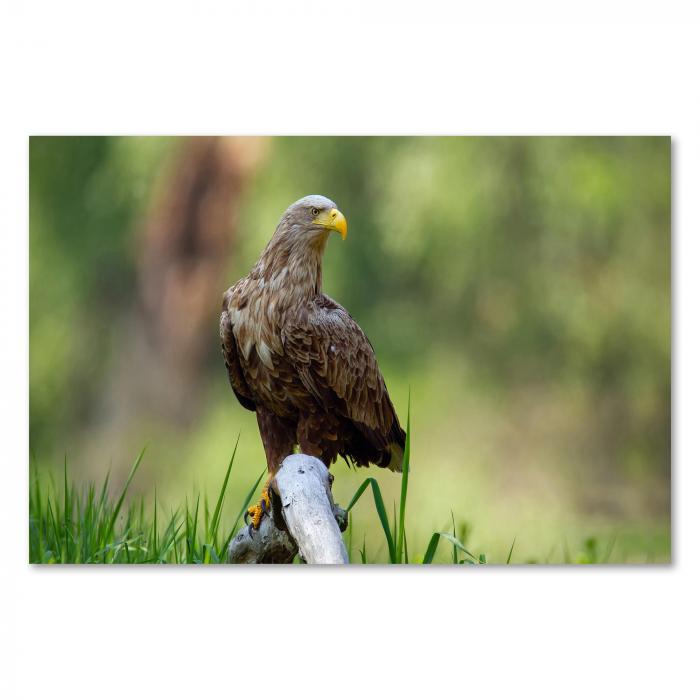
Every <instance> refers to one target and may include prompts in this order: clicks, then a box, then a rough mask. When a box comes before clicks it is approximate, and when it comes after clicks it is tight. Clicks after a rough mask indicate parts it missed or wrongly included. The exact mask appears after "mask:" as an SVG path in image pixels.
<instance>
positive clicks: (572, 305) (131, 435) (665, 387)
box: [30, 137, 671, 562]
mask: <svg viewBox="0 0 700 700" xmlns="http://www.w3.org/2000/svg"><path fill="white" fill-rule="evenodd" d="M310 193H319V194H324V195H326V196H328V197H330V198H331V199H333V200H334V201H335V202H337V204H338V206H339V208H340V209H341V211H343V213H344V214H345V215H346V217H347V219H348V222H349V232H348V238H347V240H346V241H345V242H344V243H343V242H341V240H340V238H339V237H336V238H331V240H330V241H329V245H328V248H327V252H326V256H325V264H324V291H325V292H326V293H327V294H329V295H330V296H332V297H333V298H335V299H336V300H337V301H339V302H340V303H341V304H343V305H344V306H345V307H346V308H347V309H348V310H349V311H350V313H351V314H352V315H353V316H354V318H355V319H356V320H357V321H358V322H359V323H360V325H361V326H362V327H363V329H364V330H365V332H366V333H367V335H368V336H369V338H370V339H371V341H372V343H373V345H374V348H375V350H376V353H377V356H378V358H379V362H380V366H381V368H382V370H383V372H384V374H385V377H386V380H387V385H388V387H389V391H390V393H391V395H392V398H393V401H394V404H395V406H396V408H397V411H398V413H399V415H400V416H401V417H402V419H405V416H406V412H407V407H408V393H409V387H410V392H411V418H412V471H411V482H410V486H409V495H408V506H407V509H408V521H407V522H408V525H407V537H408V542H409V546H410V545H411V543H412V541H416V542H417V543H421V544H420V546H424V545H423V543H425V544H427V538H428V537H429V535H430V533H431V532H432V531H434V530H437V529H445V528H447V527H448V524H449V526H450V528H451V515H450V511H451V510H452V511H454V514H455V518H456V520H457V522H458V525H460V526H461V527H462V528H463V529H464V528H466V529H467V536H468V540H469V542H470V543H471V544H472V545H473V546H474V547H475V548H476V549H478V550H479V551H484V552H487V553H488V555H489V560H490V561H495V562H498V561H504V560H505V558H506V557H507V555H508V550H509V549H510V546H511V543H512V541H513V538H514V537H517V542H516V546H515V550H514V553H513V561H516V562H524V561H530V560H537V561H549V562H558V561H563V560H564V559H566V558H567V556H568V555H567V552H570V553H572V556H574V555H575V553H576V552H577V551H579V550H582V548H585V547H584V544H583V543H584V541H585V539H586V538H589V537H595V538H597V541H600V542H601V543H610V544H611V545H612V543H613V538H614V547H613V550H612V553H611V556H610V560H611V561H642V562H644V561H655V562H662V561H668V560H669V559H670V556H671V540H670V531H671V527H670V526H671V523H670V513H671V482H670V480H671V453H670V436H671V404H670V399H671V388H670V387H671V374H670V355H671V345H670V338H671V332H670V324H671V299H670V294H671V292H670V240H671V238H670V237H671V233H670V226H671V223H670V222H671V142H670V139H668V138H656V137H611V138H597V137H596V138H588V137H586V138H581V137H576V138H570V137H519V138H501V137H498V138H494V137H479V138H462V137H447V138H443V137H441V138H426V137H376V138H374V137H373V138H368V137H308V138H307V137H303V138H300V137H288V138H287V137H285V138H281V137H280V138H258V137H256V138H214V137H203V138H161V137H119V138H111V137H109V138H100V137H90V138H83V137H66V138H64V137H33V138H32V139H31V140H30V447H31V452H32V455H33V459H34V460H35V461H36V463H37V464H38V465H39V467H40V469H44V470H46V471H51V470H62V468H63V459H64V455H65V456H67V460H68V464H69V470H70V473H71V475H72V476H73V477H74V478H76V479H80V480H82V479H84V480H90V479H96V480H101V479H102V477H103V475H104V473H105V472H106V470H107V469H111V471H112V474H113V475H114V477H115V479H114V481H115V482H117V483H118V482H119V478H118V477H119V476H120V475H124V474H125V473H126V472H127V471H128V468H129V466H130V464H131V462H132V461H133V459H134V457H135V456H136V454H137V453H138V452H139V450H140V449H141V447H143V445H144V444H148V445H149V447H148V452H147V456H146V459H145V462H144V466H143V467H142V469H141V471H140V472H139V473H138V475H137V478H136V481H135V483H134V487H135V491H136V492H139V491H140V492H141V493H144V492H145V493H152V492H153V489H154V487H155V486H157V493H158V499H159V502H160V503H161V505H162V507H163V508H164V509H165V510H166V511H167V510H168V509H169V507H170V505H171V504H172V507H176V505H179V504H181V503H182V502H183V499H184V497H185V495H187V494H188V493H192V492H193V490H194V489H201V490H204V491H207V492H209V493H210V494H215V493H217V492H218V489H219V486H220V481H221V478H222V476H223V473H224V471H225V468H226V466H227V463H228V460H229V458H230V455H231V452H232V450H233V446H234V443H235V441H236V436H237V435H238V434H239V433H240V435H241V438H240V447H239V451H238V456H237V458H236V461H235V465H234V474H233V476H232V490H233V492H234V493H235V495H236V498H235V499H234V500H235V503H236V504H238V503H239V501H240V497H242V494H243V493H244V492H245V491H246V490H247V488H248V487H249V486H250V484H251V483H252V482H253V481H254V480H255V478H256V477H257V475H258V474H259V473H260V472H261V470H262V469H263V468H264V465H265V460H264V456H263V451H262V445H261V442H260V438H259V435H258V431H257V426H256V422H255V416H254V414H252V413H250V412H248V411H246V410H244V409H243V408H242V407H241V406H240V405H239V404H238V402H237V401H236V400H235V398H234V396H233V394H232V392H231V390H230V387H229V385H228V381H227V376H226V372H225V369H224V365H223V361H222V359H221V356H220V349H219V338H218V322H219V313H220V304H221V295H222V293H223V291H224V290H225V289H226V288H227V287H228V286H230V285H231V284H233V283H234V282H235V281H236V280H237V279H239V278H240V277H242V276H243V275H245V274H247V272H248V271H249V269H250V268H251V266H252V265H253V264H254V262H255V261H256V259H257V256H258V255H259V253H260V252H261V250H262V248H263V246H264V245H265V243H266V242H267V240H268V239H269V238H270V236H271V235H272V232H273V231H274V228H275V225H276V223H277V221H278V220H279V218H280V216H281V214H282V212H283V211H284V210H285V209H286V207H287V206H288V205H289V204H290V203H291V202H293V201H294V200H296V199H298V198H299V197H301V196H303V195H306V194H310ZM333 471H334V474H335V475H336V481H335V484H334V493H335V496H336V500H337V501H338V502H339V503H341V504H344V503H347V501H348V500H349V499H350V497H351V495H352V494H353V493H354V491H355V490H356V489H357V487H358V486H359V485H360V483H361V482H362V480H363V479H364V477H365V476H367V475H368V474H369V472H367V471H364V470H361V471H357V472H354V471H352V470H350V469H348V468H347V467H346V465H345V464H344V463H343V462H340V463H337V464H336V465H335V467H334V469H333ZM371 473H372V474H373V475H374V476H376V477H377V478H378V480H379V481H380V483H381V486H382V490H383V491H384V493H385V497H386V498H388V500H389V503H391V500H392V499H393V498H396V499H397V500H398V491H399V486H400V480H399V479H398V478H397V477H396V476H395V475H393V474H388V473H385V472H384V471H383V470H379V469H377V468H372V469H371ZM233 502H234V501H232V503H233ZM231 508H233V505H231ZM353 513H354V528H355V537H356V538H358V537H360V538H361V533H366V538H367V551H368V553H369V554H372V553H373V552H377V551H379V550H381V548H382V547H383V546H384V545H383V535H382V533H381V529H380V527H379V524H378V522H377V520H376V515H375V514H374V512H373V506H372V503H371V500H370V499H366V500H365V499H363V501H361V502H360V504H358V506H357V507H356V508H355V510H354V511H353ZM358 533H360V534H359V535H358Z"/></svg>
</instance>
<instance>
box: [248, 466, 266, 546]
mask: <svg viewBox="0 0 700 700" xmlns="http://www.w3.org/2000/svg"><path fill="white" fill-rule="evenodd" d="M271 478H272V476H269V477H268V478H267V481H266V482H265V486H264V488H263V490H262V493H261V494H260V501H259V502H258V503H257V504H256V505H254V506H251V507H250V508H248V512H247V513H246V518H245V520H246V522H248V518H250V520H251V522H250V525H249V526H248V528H249V530H250V531H251V532H252V530H257V529H258V528H259V527H260V522H261V520H262V519H263V516H264V515H269V513H270V491H269V489H270V479H271Z"/></svg>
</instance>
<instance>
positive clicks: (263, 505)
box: [260, 498, 270, 515]
mask: <svg viewBox="0 0 700 700" xmlns="http://www.w3.org/2000/svg"><path fill="white" fill-rule="evenodd" d="M260 507H261V508H262V512H263V513H265V515H270V509H269V508H268V507H267V501H266V500H265V499H264V498H263V499H262V501H260Z"/></svg>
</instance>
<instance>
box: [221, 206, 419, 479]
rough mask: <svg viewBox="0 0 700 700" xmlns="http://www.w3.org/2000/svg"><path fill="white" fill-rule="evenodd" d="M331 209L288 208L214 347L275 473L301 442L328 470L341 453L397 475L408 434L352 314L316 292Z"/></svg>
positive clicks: (239, 287)
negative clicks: (252, 413) (250, 413)
mask: <svg viewBox="0 0 700 700" xmlns="http://www.w3.org/2000/svg"><path fill="white" fill-rule="evenodd" d="M332 230H335V231H338V232H340V233H341V235H342V236H343V238H345V233H346V231H347V224H346V222H345V217H344V216H343V215H342V214H341V213H340V212H339V211H338V210H337V208H336V205H335V204H334V203H333V202H332V201H331V200H329V199H327V198H326V197H321V196H319V195H311V196H308V197H304V198H303V199H300V200H299V201H298V202H295V203H294V204H292V205H291V206H290V207H289V209H287V211H286V212H285V213H284V216H283V217H282V219H281V221H280V223H279V224H278V226H277V229H276V230H275V233H274V235H273V237H272V239H271V240H270V242H269V243H268V245H267V247H266V248H265V250H264V251H263V253H262V255H261V256H260V259H259V260H258V262H257V263H256V264H255V266H254V267H253V269H252V270H251V272H250V274H249V275H248V276H247V277H244V278H243V279H241V280H239V281H238V282H237V283H236V284H235V285H234V286H233V287H231V288H230V289H229V290H228V291H227V292H226V293H225V294H224V300H223V311H222V314H221V342H222V348H223V353H224V358H225V360H226V367H227V368H228V374H229V379H230V381H231V387H232V388H233V391H234V393H235V394H236V396H237V397H238V400H239V401H240V402H241V404H242V405H243V406H244V407H245V408H247V409H249V410H251V411H255V413H256V414H257V419H258V426H259V428H260V437H261V438H262V442H263V445H264V447H265V454H266V457H267V466H268V470H269V471H270V472H271V473H274V472H275V471H276V469H277V468H278V467H279V465H280V463H281V461H282V460H283V459H284V458H285V457H286V456H287V455H289V454H291V453H292V452H293V449H294V445H296V444H298V445H299V447H300V449H301V451H302V452H304V453H306V454H310V455H313V456H315V457H318V458H319V459H321V460H322V461H323V462H324V463H325V464H326V465H327V466H330V464H331V463H332V462H333V461H334V460H335V459H336V458H337V457H338V456H339V455H340V456H341V457H344V458H346V459H348V460H350V461H351V462H353V463H354V464H356V465H361V466H368V465H369V464H370V463H373V464H377V465H379V466H380V467H388V468H389V469H391V470H393V471H401V466H402V460H403V449H404V444H405V439H406V434H405V433H404V431H403V429H402V428H401V426H400V424H399V420H398V418H397V416H396V411H395V410H394V406H393V405H392V403H391V399H390V398H389V394H388V392H387V389H386V385H385V383H384V379H383V377H382V375H381V373H380V371H379V367H378V365H377V359H376V357H375V355H374V350H373V348H372V345H371V344H370V342H369V340H368V339H367V336H365V334H364V333H363V332H362V329H361V328H360V327H359V326H358V325H357V323H355V321H354V320H353V319H352V317H351V316H350V314H349V313H348V312H347V311H346V310H345V309H344V308H343V307H342V306H340V304H337V303H336V302H335V301H333V300H332V299H331V298H329V297H327V296H326V295H325V294H323V292H322V291H321V259H322V256H323V251H324V249H325V246H326V241H327V240H328V236H329V234H330V231H332Z"/></svg>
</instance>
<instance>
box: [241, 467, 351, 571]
mask: <svg viewBox="0 0 700 700" xmlns="http://www.w3.org/2000/svg"><path fill="white" fill-rule="evenodd" d="M331 480H332V477H331V475H330V472H329V471H328V469H327V468H326V466H325V464H323V462H321V461H320V460H319V459H316V458H315V457H310V456H309V455H304V454H295V455H290V456H289V457H287V458H286V459H285V460H284V462H282V466H281V467H280V468H279V470H278V472H277V474H276V475H275V477H274V479H273V480H272V482H271V491H272V513H271V514H270V516H266V517H264V518H263V520H262V522H261V524H260V528H259V529H258V530H252V529H250V528H248V526H246V527H243V528H241V529H240V530H239V531H238V533H237V534H236V536H235V537H234V538H233V539H232V540H231V543H230V544H229V548H228V559H229V562H231V563H234V564H287V563H289V562H291V561H292V560H293V559H294V555H295V554H296V553H297V551H298V553H299V556H300V557H301V558H302V559H303V560H304V561H305V562H307V563H308V564H347V563H348V553H347V550H346V549H345V544H344V543H343V538H342V536H341V534H340V533H341V529H343V530H344V529H345V526H346V525H347V514H346V513H345V511H344V510H343V509H342V508H340V507H339V506H337V505H336V504H335V503H333V497H332V495H331Z"/></svg>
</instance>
